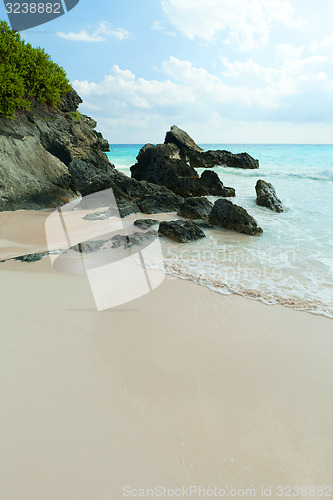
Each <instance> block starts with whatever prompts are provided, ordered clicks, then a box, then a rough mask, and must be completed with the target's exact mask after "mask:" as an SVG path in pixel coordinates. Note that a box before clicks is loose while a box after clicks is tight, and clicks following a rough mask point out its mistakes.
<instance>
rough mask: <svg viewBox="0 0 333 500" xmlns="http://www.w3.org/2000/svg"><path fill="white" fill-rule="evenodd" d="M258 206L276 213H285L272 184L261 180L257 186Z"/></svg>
mask: <svg viewBox="0 0 333 500" xmlns="http://www.w3.org/2000/svg"><path fill="white" fill-rule="evenodd" d="M256 193H257V205H259V206H261V207H267V208H269V209H270V210H273V211H275V212H283V206H282V202H281V200H279V198H278V197H277V196H276V192H275V189H274V187H273V186H272V184H270V183H269V182H266V181H263V180H262V179H259V180H258V181H257V184H256Z"/></svg>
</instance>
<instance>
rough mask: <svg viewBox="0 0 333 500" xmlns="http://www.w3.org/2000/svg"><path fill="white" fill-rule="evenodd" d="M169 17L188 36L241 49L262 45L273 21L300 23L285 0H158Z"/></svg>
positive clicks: (292, 24) (277, 23) (284, 23)
mask: <svg viewBox="0 0 333 500" xmlns="http://www.w3.org/2000/svg"><path fill="white" fill-rule="evenodd" d="M162 7H163V9H164V12H165V13H166V15H167V17H168V19H169V21H170V22H171V23H172V24H173V25H174V26H175V27H176V28H178V29H179V30H180V31H181V32H182V33H183V34H185V35H186V36H187V37H188V38H190V39H193V38H195V37H199V38H201V39H203V40H205V41H208V42H211V41H213V40H214V38H215V37H216V35H217V34H218V33H219V32H222V31H224V32H226V40H225V41H226V42H227V43H229V44H232V45H234V46H236V47H237V48H239V49H241V50H249V49H252V48H254V47H259V46H262V45H266V44H267V43H268V40H269V36H270V33H271V30H272V27H273V26H274V25H279V24H280V25H281V24H282V25H284V26H288V27H293V28H295V27H300V26H302V22H301V21H300V20H298V19H296V18H295V15H294V9H293V7H292V6H291V4H290V2H289V1H288V0H205V1H204V2H203V1H202V0H181V1H179V0H162Z"/></svg>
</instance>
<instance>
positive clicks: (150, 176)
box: [131, 132, 235, 198]
mask: <svg viewBox="0 0 333 500" xmlns="http://www.w3.org/2000/svg"><path fill="white" fill-rule="evenodd" d="M184 134H185V132H184ZM178 143H179V141H178ZM200 154H201V153H200ZM131 173H132V178H133V179H136V180H139V181H142V180H145V181H148V182H152V183H154V184H158V185H162V186H165V187H167V188H168V189H170V190H171V191H173V192H174V193H176V194H178V195H180V196H183V197H184V198H189V197H193V196H207V195H217V196H234V194H235V190H234V189H233V188H225V187H224V186H223V184H222V182H221V181H220V179H219V177H218V175H217V174H216V173H215V172H208V171H207V173H205V172H203V174H202V175H201V177H200V178H199V175H198V173H197V172H196V170H195V169H194V168H193V167H191V166H190V165H188V163H187V162H186V160H185V158H184V157H181V150H180V149H179V148H178V146H177V145H176V144H171V143H169V144H158V145H157V146H154V145H153V144H146V145H145V146H143V148H142V149H141V150H140V152H139V154H138V156H137V163H136V164H135V165H133V166H132V167H131ZM212 174H213V175H212Z"/></svg>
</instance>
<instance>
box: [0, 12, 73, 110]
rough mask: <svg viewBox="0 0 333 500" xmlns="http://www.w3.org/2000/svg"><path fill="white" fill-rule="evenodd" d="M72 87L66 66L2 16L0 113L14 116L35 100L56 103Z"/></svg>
mask: <svg viewBox="0 0 333 500" xmlns="http://www.w3.org/2000/svg"><path fill="white" fill-rule="evenodd" d="M69 90H71V86H70V83H69V80H68V79H67V76H66V73H65V71H64V70H63V68H61V67H60V66H58V65H57V64H56V63H54V62H53V61H51V58H50V56H49V55H48V54H47V53H46V52H45V50H44V49H42V48H40V47H37V48H34V47H32V46H31V45H30V44H29V43H25V42H24V40H22V39H21V36H20V34H19V33H17V32H16V31H14V30H12V29H11V28H10V27H9V25H8V24H7V23H6V22H5V21H1V20H0V115H2V116H4V117H6V118H8V117H13V116H14V114H15V112H16V111H18V110H19V109H29V108H30V106H31V103H32V101H33V100H36V101H38V102H45V103H46V104H47V105H49V106H53V107H54V106H56V105H57V104H58V103H59V102H60V98H61V95H62V94H63V93H65V92H68V91H69Z"/></svg>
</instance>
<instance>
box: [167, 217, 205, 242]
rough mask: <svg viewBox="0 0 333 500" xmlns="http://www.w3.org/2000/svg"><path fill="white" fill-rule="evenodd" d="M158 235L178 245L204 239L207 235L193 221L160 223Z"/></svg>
mask: <svg viewBox="0 0 333 500" xmlns="http://www.w3.org/2000/svg"><path fill="white" fill-rule="evenodd" d="M158 234H159V235H162V236H166V237H168V238H170V239H172V240H174V241H177V242H178V243H188V242H191V241H195V240H199V239H201V238H204V237H205V236H206V235H205V233H204V232H203V231H202V229H200V227H199V226H198V225H197V224H195V223H194V222H191V221H183V220H173V221H171V222H166V221H163V222H161V223H160V227H159V229H158Z"/></svg>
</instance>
